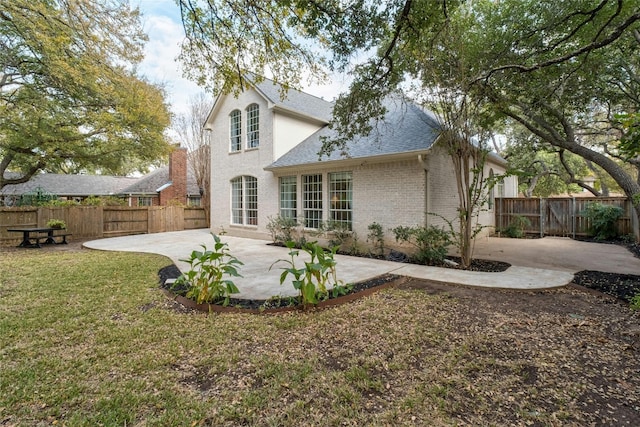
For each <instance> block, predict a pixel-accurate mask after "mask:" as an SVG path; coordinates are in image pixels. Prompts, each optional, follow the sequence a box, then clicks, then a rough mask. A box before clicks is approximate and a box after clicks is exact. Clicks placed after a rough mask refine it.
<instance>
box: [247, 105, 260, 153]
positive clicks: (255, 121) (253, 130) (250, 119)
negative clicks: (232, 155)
mask: <svg viewBox="0 0 640 427" xmlns="http://www.w3.org/2000/svg"><path fill="white" fill-rule="evenodd" d="M259 121H260V107H259V106H258V104H251V105H249V106H248V107H247V148H257V147H258V146H259V145H260V124H259Z"/></svg>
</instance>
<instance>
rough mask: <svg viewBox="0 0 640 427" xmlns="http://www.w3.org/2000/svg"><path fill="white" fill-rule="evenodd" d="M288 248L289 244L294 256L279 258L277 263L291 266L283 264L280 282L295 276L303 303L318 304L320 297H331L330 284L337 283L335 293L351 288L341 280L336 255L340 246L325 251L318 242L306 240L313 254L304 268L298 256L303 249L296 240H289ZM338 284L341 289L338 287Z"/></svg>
mask: <svg viewBox="0 0 640 427" xmlns="http://www.w3.org/2000/svg"><path fill="white" fill-rule="evenodd" d="M286 246H287V248H289V257H290V259H279V260H277V261H276V262H274V263H273V264H271V267H270V268H269V270H271V268H273V266H274V265H276V264H277V263H280V262H284V263H286V264H287V265H288V267H285V268H282V274H280V284H281V285H282V284H283V283H284V281H285V280H286V279H287V276H289V275H291V276H293V280H292V284H293V287H294V288H295V289H296V290H297V291H298V292H299V295H300V303H301V304H302V305H303V306H306V305H309V304H317V303H318V301H320V300H323V299H327V298H328V296H329V290H328V288H329V287H333V288H334V290H332V294H333V295H336V294H338V295H339V294H342V292H345V291H344V289H348V288H347V287H348V285H344V283H343V282H342V281H341V280H338V277H337V271H336V264H337V263H336V261H335V259H334V255H335V253H336V250H337V248H335V247H334V248H333V249H332V250H331V251H325V250H324V249H323V248H322V247H321V246H320V245H318V243H317V242H309V243H306V244H305V245H304V246H303V247H302V250H303V251H304V252H306V253H307V254H309V256H310V257H311V259H310V261H305V262H304V268H297V267H296V264H295V258H296V257H297V256H298V255H300V251H299V250H297V249H296V243H295V242H293V241H288V242H286ZM336 287H338V288H337V289H335V288H336Z"/></svg>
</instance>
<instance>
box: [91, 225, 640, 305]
mask: <svg viewBox="0 0 640 427" xmlns="http://www.w3.org/2000/svg"><path fill="white" fill-rule="evenodd" d="M499 240H506V239H499ZM542 240H544V239H542ZM222 241H223V242H226V243H228V244H229V248H230V251H231V253H232V254H233V255H234V256H236V257H237V258H238V259H239V260H240V261H242V262H243V263H244V266H242V268H241V270H240V274H242V276H243V277H241V278H237V279H234V283H235V284H236V285H237V286H238V288H239V289H240V291H241V293H240V294H239V295H238V297H240V298H246V299H266V298H269V297H271V296H274V295H296V291H295V289H293V286H291V282H290V281H289V280H287V281H286V282H285V283H284V284H283V285H282V286H280V284H279V283H280V273H281V271H282V270H281V269H280V268H281V267H285V264H284V263H279V264H276V265H275V266H273V268H271V270H270V267H271V265H272V264H273V263H274V262H275V261H276V260H278V259H288V258H289V257H288V249H286V248H282V247H277V246H271V245H268V243H269V242H267V241H264V240H254V239H245V238H239V237H231V236H222ZM488 242H489V241H488V240H487V244H488ZM520 242H521V243H527V244H528V243H529V242H530V241H520ZM213 243H214V240H213V237H212V236H211V235H210V232H209V230H207V229H199V230H188V231H177V232H169V233H156V234H143V235H135V236H124V237H114V238H108V239H100V240H93V241H89V242H85V243H84V245H83V246H84V247H86V248H89V249H97V250H105V251H127V252H146V253H155V254H160V255H165V256H167V257H168V258H170V259H171V260H172V262H173V263H175V264H176V265H177V266H178V268H179V269H180V270H182V271H186V270H187V269H188V264H187V263H185V262H183V261H181V260H182V259H185V258H188V257H189V255H190V254H191V251H193V250H200V249H201V247H200V245H201V244H204V245H206V246H207V247H209V248H211V247H213ZM485 249H486V248H485ZM480 252H482V251H480ZM627 252H628V251H627ZM492 255H495V254H492ZM498 255H500V253H499V252H498ZM476 257H477V258H483V257H482V256H480V255H478V253H476ZM495 257H496V258H497V259H500V257H499V256H497V255H496V256H495ZM631 258H632V259H633V256H631ZM303 259H305V258H304V256H303V252H301V255H300V257H299V259H297V260H296V265H297V266H302V265H303ZM500 260H505V261H506V259H500ZM336 261H337V263H338V264H337V270H338V278H339V279H341V280H343V281H344V282H345V283H349V282H360V281H364V280H368V279H371V278H373V277H376V276H380V275H383V274H386V273H392V274H398V275H403V276H409V277H415V278H420V279H429V280H435V281H440V282H448V283H457V284H462V285H469V286H482V287H491V288H503V289H545V288H554V287H559V286H564V285H566V284H567V283H569V282H570V281H571V280H572V279H573V272H575V271H579V270H583V269H584V268H580V269H576V270H573V271H572V270H571V269H566V268H561V269H548V268H534V267H531V266H518V265H515V264H513V263H512V264H513V266H512V267H510V268H509V269H507V271H505V272H502V273H480V272H471V271H461V270H455V269H449V268H439V267H428V266H419V265H413V264H403V263H397V262H391V261H380V260H375V259H369V258H360V257H351V256H344V255H336ZM507 262H509V261H507ZM637 274H640V268H639V269H638V273H637Z"/></svg>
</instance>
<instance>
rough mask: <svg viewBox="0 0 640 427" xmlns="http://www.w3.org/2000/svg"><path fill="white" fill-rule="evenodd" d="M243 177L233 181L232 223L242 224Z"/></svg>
mask: <svg viewBox="0 0 640 427" xmlns="http://www.w3.org/2000/svg"><path fill="white" fill-rule="evenodd" d="M243 222H244V221H243V218H242V177H240V178H235V179H233V180H232V181H231V223H232V224H242V223H243Z"/></svg>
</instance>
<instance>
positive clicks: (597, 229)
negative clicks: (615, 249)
mask: <svg viewBox="0 0 640 427" xmlns="http://www.w3.org/2000/svg"><path fill="white" fill-rule="evenodd" d="M623 214H624V210H623V209H622V208H621V207H619V206H614V205H605V204H603V203H597V202H595V203H589V204H588V205H587V207H586V209H585V210H584V211H583V215H584V216H586V217H587V218H588V219H589V220H590V221H591V227H590V228H589V232H590V233H591V235H592V236H593V238H594V239H595V240H608V239H612V238H614V237H617V236H618V231H617V230H616V221H618V219H620V218H621V217H622V215H623Z"/></svg>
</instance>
